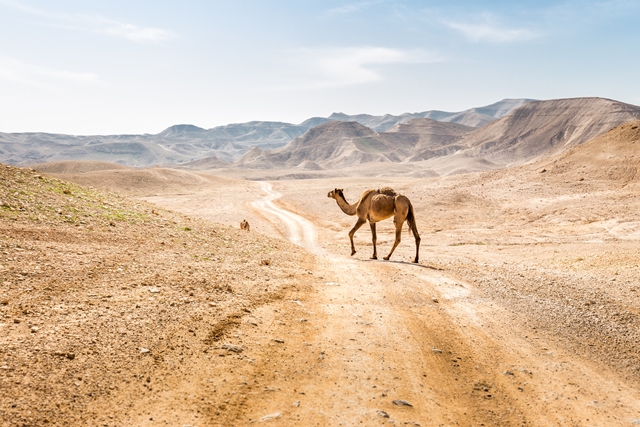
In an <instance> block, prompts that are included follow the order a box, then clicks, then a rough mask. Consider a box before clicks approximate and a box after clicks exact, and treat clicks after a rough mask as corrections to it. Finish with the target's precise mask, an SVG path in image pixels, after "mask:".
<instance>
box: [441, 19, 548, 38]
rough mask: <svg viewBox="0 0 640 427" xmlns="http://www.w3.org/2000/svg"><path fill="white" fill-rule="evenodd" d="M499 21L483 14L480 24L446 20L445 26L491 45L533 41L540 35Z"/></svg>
mask: <svg viewBox="0 0 640 427" xmlns="http://www.w3.org/2000/svg"><path fill="white" fill-rule="evenodd" d="M496 21H497V20H496V19H495V18H494V17H493V16H492V15H490V14H483V15H482V16H481V17H480V19H479V22H460V21H449V20H444V21H443V22H444V24H445V25H447V26H448V27H449V28H452V29H454V30H456V31H459V32H461V33H462V34H464V35H465V37H467V38H468V39H469V40H471V41H473V42H475V43H478V42H491V43H511V42H519V41H526V40H531V39H534V38H536V37H538V36H539V35H538V34H537V33H536V32H534V31H531V30H528V29H526V28H507V27H503V26H501V25H500V24H499V23H497V22H496Z"/></svg>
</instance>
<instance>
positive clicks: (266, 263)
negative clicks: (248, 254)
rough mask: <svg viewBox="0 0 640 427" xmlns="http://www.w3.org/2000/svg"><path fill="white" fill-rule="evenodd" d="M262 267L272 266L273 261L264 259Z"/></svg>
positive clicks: (261, 263)
mask: <svg viewBox="0 0 640 427" xmlns="http://www.w3.org/2000/svg"><path fill="white" fill-rule="evenodd" d="M260 265H271V260H270V259H263V260H262V261H260Z"/></svg>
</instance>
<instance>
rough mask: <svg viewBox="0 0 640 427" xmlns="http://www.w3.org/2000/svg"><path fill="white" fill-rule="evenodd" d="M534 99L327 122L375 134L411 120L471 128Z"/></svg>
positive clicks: (340, 116) (335, 115) (337, 116)
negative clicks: (354, 124)
mask: <svg viewBox="0 0 640 427" xmlns="http://www.w3.org/2000/svg"><path fill="white" fill-rule="evenodd" d="M529 102H535V100H534V99H527V98H520V99H503V100H502V101H499V102H496V103H494V104H491V105H487V106H484V107H477V108H471V109H469V110H464V111H460V112H456V113H450V112H446V111H440V110H430V111H423V112H422V113H404V114H401V115H399V116H394V115H391V114H385V115H384V116H372V115H369V114H357V115H348V114H344V113H333V114H332V115H331V116H329V118H328V119H327V121H328V120H339V121H343V122H358V123H360V124H363V125H365V126H367V127H369V128H371V129H373V130H374V131H376V132H386V131H387V130H389V129H391V128H392V127H393V126H395V125H397V124H400V123H406V122H408V121H410V120H412V119H424V118H427V119H433V120H437V121H441V122H450V123H459V124H463V125H466V126H471V127H480V126H484V125H486V124H487V123H490V122H492V121H494V120H496V119H500V118H502V117H504V116H505V115H507V114H508V113H509V112H511V111H512V110H514V109H516V108H518V107H520V106H521V105H524V104H526V103H529Z"/></svg>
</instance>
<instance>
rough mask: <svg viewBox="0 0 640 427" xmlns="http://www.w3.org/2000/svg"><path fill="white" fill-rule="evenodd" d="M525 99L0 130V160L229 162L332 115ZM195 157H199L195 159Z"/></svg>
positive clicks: (481, 111) (463, 117)
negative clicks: (130, 126)
mask: <svg viewBox="0 0 640 427" xmlns="http://www.w3.org/2000/svg"><path fill="white" fill-rule="evenodd" d="M529 101H530V100H527V99H517V100H503V101H500V102H498V103H496V104H492V105H489V106H486V107H479V108H474V109H471V110H466V111H463V112H459V113H447V112H443V111H426V112H423V113H413V114H410V113H406V114H402V115H399V116H393V115H389V114H387V115H384V116H371V115H367V114H360V115H357V116H348V115H346V114H342V113H334V114H332V115H331V116H330V117H328V118H323V117H313V118H310V119H307V120H305V121H304V122H302V123H300V124H291V123H282V122H267V121H254V122H248V123H238V124H229V125H225V126H218V127H215V128H212V129H204V128H201V127H197V126H193V125H189V124H180V125H175V126H171V127H169V128H167V129H165V130H163V131H162V132H160V133H158V134H143V135H91V136H76V135H63V134H51V133H0V162H2V163H8V164H13V165H31V164H36V163H42V162H52V161H65V160H91V161H105V162H111V163H117V164H121V165H126V166H134V167H146V166H153V165H173V166H175V165H180V164H186V166H185V167H190V168H206V167H218V166H219V165H220V163H221V162H227V163H229V162H233V161H234V160H236V159H238V158H239V157H240V156H242V155H243V154H245V153H246V152H248V151H249V150H250V149H251V148H253V147H258V148H260V149H262V150H269V149H275V148H278V147H282V146H284V145H286V144H287V143H289V142H290V141H291V140H293V139H294V138H296V137H299V136H301V135H303V134H304V133H305V132H306V131H307V130H309V129H311V128H313V127H315V126H318V125H321V124H323V123H327V122H329V121H333V120H341V121H355V122H358V123H360V124H362V125H364V126H367V127H371V128H372V129H373V130H374V131H376V132H380V131H384V130H387V129H389V128H392V127H393V126H395V125H396V124H398V123H406V122H408V121H409V120H411V119H414V118H425V117H428V118H432V119H434V120H442V121H449V122H455V123H463V124H467V125H469V126H480V125H483V124H485V123H488V122H490V121H493V120H496V119H497V118H499V117H501V115H502V114H504V112H505V111H510V109H513V108H515V107H517V106H519V105H522V104H523V103H526V102H529ZM205 159H208V160H205ZM201 160H202V161H201ZM199 161H201V162H200V163H198V162H199Z"/></svg>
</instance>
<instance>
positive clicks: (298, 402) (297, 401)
mask: <svg viewBox="0 0 640 427" xmlns="http://www.w3.org/2000/svg"><path fill="white" fill-rule="evenodd" d="M293 406H295V407H296V408H298V407H300V401H299V400H296V401H295V402H293Z"/></svg>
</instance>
